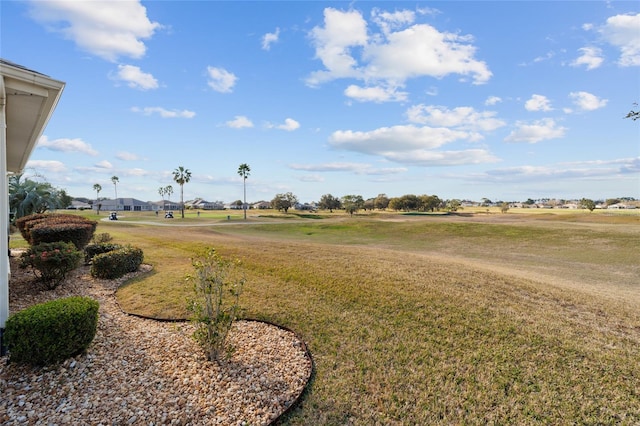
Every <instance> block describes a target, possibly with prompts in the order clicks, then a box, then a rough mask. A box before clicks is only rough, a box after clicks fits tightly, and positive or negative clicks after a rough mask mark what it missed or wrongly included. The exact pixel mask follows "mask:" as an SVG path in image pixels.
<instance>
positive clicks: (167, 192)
mask: <svg viewBox="0 0 640 426" xmlns="http://www.w3.org/2000/svg"><path fill="white" fill-rule="evenodd" d="M164 193H165V195H166V196H167V200H168V201H169V208H171V195H172V194H173V186H171V185H167V186H165V187H164Z"/></svg>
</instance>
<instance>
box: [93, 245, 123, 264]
mask: <svg viewBox="0 0 640 426" xmlns="http://www.w3.org/2000/svg"><path fill="white" fill-rule="evenodd" d="M120 248H122V246H121V245H120V244H114V243H98V244H89V245H88V246H86V247H85V248H84V263H86V264H89V263H91V261H92V260H93V258H94V257H96V256H97V255H99V254H102V253H109V252H111V251H114V250H118V249H120Z"/></svg>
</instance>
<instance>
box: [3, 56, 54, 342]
mask: <svg viewBox="0 0 640 426" xmlns="http://www.w3.org/2000/svg"><path fill="white" fill-rule="evenodd" d="M64 86H65V83H63V82H61V81H58V80H54V79H52V78H50V77H47V76H46V75H43V74H40V73H38V72H35V71H32V70H29V69H26V68H24V67H21V66H19V65H16V64H12V63H11V62H8V61H5V60H3V59H0V206H2V207H0V354H3V353H4V349H5V346H4V339H3V334H4V333H3V332H4V327H5V323H6V320H7V318H8V316H9V274H10V271H9V259H8V257H7V256H6V254H7V252H8V251H9V244H8V239H9V230H8V224H9V202H8V201H9V194H8V184H7V174H8V173H10V172H13V173H18V172H21V171H22V169H24V167H25V166H26V164H27V161H29V157H30V156H31V152H32V151H33V149H34V148H35V146H36V144H37V142H38V139H39V138H40V136H41V135H42V132H43V131H44V129H45V127H46V125H47V123H48V122H49V119H50V118H51V115H52V114H53V111H54V110H55V108H56V106H57V105H58V101H59V100H60V96H61V95H62V90H63V89H64Z"/></svg>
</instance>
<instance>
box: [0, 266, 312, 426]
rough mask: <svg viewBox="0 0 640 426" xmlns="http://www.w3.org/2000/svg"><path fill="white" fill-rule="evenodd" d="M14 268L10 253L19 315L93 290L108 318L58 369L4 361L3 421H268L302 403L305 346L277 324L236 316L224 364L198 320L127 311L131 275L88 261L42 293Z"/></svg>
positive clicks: (0, 386)
mask: <svg viewBox="0 0 640 426" xmlns="http://www.w3.org/2000/svg"><path fill="white" fill-rule="evenodd" d="M142 268H149V267H148V266H146V265H143V266H142ZM16 269H17V266H16V263H15V259H14V258H12V271H14V275H12V278H11V280H10V284H9V289H10V300H9V304H10V311H11V312H16V311H18V310H21V309H24V308H25V307H27V306H30V305H33V304H35V303H40V302H44V301H47V300H52V299H56V298H60V297H66V296H71V295H86V296H89V297H92V298H94V299H95V300H97V301H98V302H99V303H100V315H99V320H98V330H97V333H96V337H95V339H94V341H93V343H92V344H91V346H90V347H89V348H88V350H87V352H86V353H84V354H81V355H78V356H76V357H74V358H71V359H68V360H66V361H65V362H63V363H62V364H60V365H58V366H53V367H44V368H36V367H31V366H25V365H18V364H15V363H11V364H7V358H6V357H1V358H0V424H2V425H21V424H33V425H55V424H60V425H61V424H74V425H100V424H103V425H114V424H131V425H167V424H175V425H187V424H188V425H194V426H195V425H212V424H220V425H234V424H238V425H242V424H243V425H268V424H270V423H271V422H272V421H273V420H275V419H276V418H277V417H278V416H279V415H280V414H282V413H283V412H284V411H285V410H286V409H287V408H288V407H289V406H290V405H291V404H292V403H293V402H295V400H296V399H297V398H298V397H299V396H300V394H301V393H302V391H303V390H304V387H305V386H306V383H307V382H308V380H309V378H310V376H311V371H312V362H311V359H310V358H309V356H308V354H307V352H306V350H305V345H304V343H303V342H302V341H301V340H300V339H299V338H298V337H297V336H296V335H295V334H294V333H291V332H289V331H286V330H283V329H281V328H279V327H276V326H273V325H269V324H266V323H262V322H256V321H238V322H236V323H235V324H234V326H233V327H232V329H231V332H230V334H229V337H228V343H229V344H230V345H232V346H233V347H234V348H235V351H234V352H233V354H232V355H231V357H230V358H229V359H228V360H227V361H225V362H224V363H222V365H217V364H216V363H213V362H209V361H207V360H206V357H205V355H204V353H203V351H202V350H201V348H200V347H199V346H198V345H197V344H196V343H195V341H194V340H193V339H192V338H191V334H192V332H193V326H192V325H191V324H189V323H166V322H158V321H153V320H148V319H140V318H136V317H133V316H129V315H126V314H124V313H123V312H122V311H121V310H120V308H119V307H118V305H117V302H116V300H115V296H114V292H115V290H116V289H117V287H118V286H119V285H120V284H121V283H122V282H123V281H124V280H126V279H128V278H130V276H128V277H124V278H123V279H120V280H116V281H108V280H96V279H93V278H92V277H91V276H90V275H89V274H88V270H87V268H86V267H83V268H80V269H79V270H77V271H76V272H74V274H73V276H72V277H70V278H69V279H68V280H67V281H66V282H65V283H64V284H62V285H61V286H59V287H58V288H56V289H55V290H52V291H40V290H38V289H36V288H34V286H33V285H32V284H31V285H29V284H25V282H26V281H28V280H27V277H24V276H17V275H19V274H17V273H15V272H17V271H16Z"/></svg>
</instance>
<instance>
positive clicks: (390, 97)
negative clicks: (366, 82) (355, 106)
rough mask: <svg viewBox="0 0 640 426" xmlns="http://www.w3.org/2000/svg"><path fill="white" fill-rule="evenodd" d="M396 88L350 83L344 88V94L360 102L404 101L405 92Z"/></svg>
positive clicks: (405, 98)
mask: <svg viewBox="0 0 640 426" xmlns="http://www.w3.org/2000/svg"><path fill="white" fill-rule="evenodd" d="M396 89H397V88H395V87H382V86H373V87H360V86H356V85H355V84H352V85H350V86H349V87H347V88H346V89H345V91H344V94H345V95H346V96H347V97H348V98H351V99H354V100H356V101H360V102H388V101H399V102H401V101H406V100H407V92H398V91H397V90H396Z"/></svg>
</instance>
